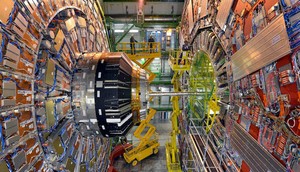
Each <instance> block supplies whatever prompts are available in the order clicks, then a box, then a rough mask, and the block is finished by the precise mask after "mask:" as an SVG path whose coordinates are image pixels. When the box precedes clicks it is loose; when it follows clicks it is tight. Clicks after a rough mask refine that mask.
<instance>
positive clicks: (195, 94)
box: [149, 92, 206, 96]
mask: <svg viewBox="0 0 300 172" xmlns="http://www.w3.org/2000/svg"><path fill="white" fill-rule="evenodd" d="M205 94H206V93H204V92H152V93H149V96H204V95H205Z"/></svg>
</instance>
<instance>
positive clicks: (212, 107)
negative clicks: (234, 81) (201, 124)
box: [206, 92, 220, 133]
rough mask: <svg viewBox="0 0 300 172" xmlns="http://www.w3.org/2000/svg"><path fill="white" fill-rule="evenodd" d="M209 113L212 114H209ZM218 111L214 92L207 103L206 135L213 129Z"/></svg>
mask: <svg viewBox="0 0 300 172" xmlns="http://www.w3.org/2000/svg"><path fill="white" fill-rule="evenodd" d="M211 111H212V112H213V114H211ZM219 111H220V107H219V106H218V98H217V95H216V93H215V92H214V93H213V95H212V96H211V98H210V100H209V102H208V111H207V114H206V115H207V116H206V133H208V132H209V131H210V129H211V128H212V127H213V124H214V122H215V119H216V116H217V112H219Z"/></svg>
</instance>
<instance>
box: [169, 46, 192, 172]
mask: <svg viewBox="0 0 300 172" xmlns="http://www.w3.org/2000/svg"><path fill="white" fill-rule="evenodd" d="M189 53H190V52H189V51H184V52H182V51H171V52H170V56H169V65H170V66H171V68H172V70H173V71H174V74H173V78H172V81H171V83H172V84H173V88H174V91H175V92H178V93H179V92H180V91H181V89H180V81H179V79H180V78H181V77H182V75H183V73H184V72H185V71H187V70H189V69H190V65H191V64H190V60H189V59H188V56H189ZM171 101H172V107H173V112H172V117H171V121H172V132H171V141H170V142H167V143H166V160H167V168H168V171H169V172H181V171H182V170H181V166H180V157H179V149H178V148H177V141H176V138H177V135H178V134H179V133H180V131H179V128H178V116H179V115H180V113H181V110H180V107H179V96H173V97H172V99H171Z"/></svg>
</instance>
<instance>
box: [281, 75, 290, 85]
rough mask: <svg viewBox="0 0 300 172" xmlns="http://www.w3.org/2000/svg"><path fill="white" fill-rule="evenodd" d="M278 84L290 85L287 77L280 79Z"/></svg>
mask: <svg viewBox="0 0 300 172" xmlns="http://www.w3.org/2000/svg"><path fill="white" fill-rule="evenodd" d="M280 82H281V83H282V84H283V85H285V84H289V83H291V82H290V80H289V77H285V78H281V80H280Z"/></svg>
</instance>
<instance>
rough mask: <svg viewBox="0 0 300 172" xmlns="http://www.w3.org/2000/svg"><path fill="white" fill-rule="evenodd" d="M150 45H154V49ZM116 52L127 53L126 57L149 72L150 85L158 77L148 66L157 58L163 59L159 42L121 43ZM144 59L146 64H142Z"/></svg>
mask: <svg viewBox="0 0 300 172" xmlns="http://www.w3.org/2000/svg"><path fill="white" fill-rule="evenodd" d="M150 44H152V48H150V47H151V46H150ZM116 50H117V51H118V52H124V53H126V55H127V56H128V57H129V58H130V59H131V60H132V61H133V62H135V63H136V64H137V65H138V66H139V67H141V68H142V69H144V70H145V71H147V72H148V74H149V79H148V81H149V83H150V82H152V81H153V79H154V78H155V77H156V75H155V74H154V73H152V72H151V71H150V70H149V69H148V66H149V65H150V64H151V62H152V61H153V60H154V59H155V58H161V46H160V43H159V42H152V43H149V42H136V43H130V42H121V43H118V44H117V47H116ZM142 59H144V60H145V62H144V63H141V62H140V60H142Z"/></svg>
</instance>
